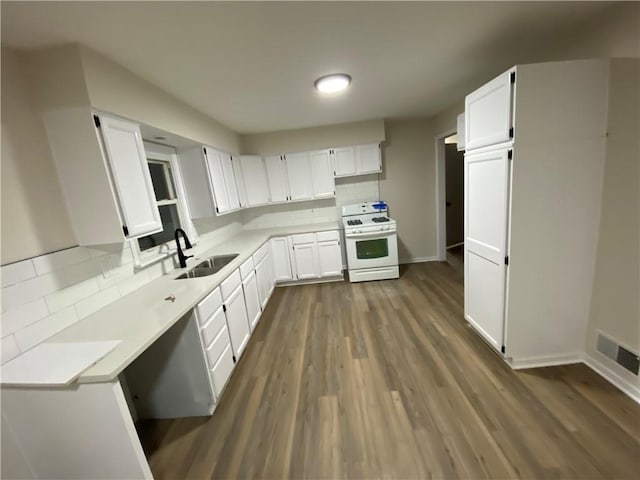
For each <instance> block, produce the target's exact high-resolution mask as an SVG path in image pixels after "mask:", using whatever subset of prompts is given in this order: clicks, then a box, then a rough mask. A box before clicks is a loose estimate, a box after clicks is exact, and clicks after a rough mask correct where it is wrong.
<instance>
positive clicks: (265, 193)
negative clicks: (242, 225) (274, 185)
mask: <svg viewBox="0 0 640 480" xmlns="http://www.w3.org/2000/svg"><path fill="white" fill-rule="evenodd" d="M236 159H237V160H238V163H234V166H235V165H237V164H239V165H240V170H241V171H242V179H243V183H244V189H245V192H246V193H245V196H246V206H247V207H257V206H259V205H267V204H268V203H269V180H268V178H267V170H266V168H265V162H264V160H263V159H262V157H260V156H257V155H241V156H239V157H234V162H235V160H236Z"/></svg>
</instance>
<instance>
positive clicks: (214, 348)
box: [207, 325, 231, 367]
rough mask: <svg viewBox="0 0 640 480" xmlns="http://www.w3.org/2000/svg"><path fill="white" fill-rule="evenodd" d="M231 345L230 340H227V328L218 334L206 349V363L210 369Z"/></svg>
mask: <svg viewBox="0 0 640 480" xmlns="http://www.w3.org/2000/svg"><path fill="white" fill-rule="evenodd" d="M230 345H231V340H229V331H228V330H227V326H226V325H225V326H224V328H223V329H222V330H221V331H220V333H218V336H217V337H216V338H214V339H213V342H211V345H209V346H208V347H207V363H208V364H209V366H210V367H211V365H215V364H216V363H217V361H218V359H219V358H220V356H221V355H222V353H223V352H224V349H225V348H227V347H228V346H230Z"/></svg>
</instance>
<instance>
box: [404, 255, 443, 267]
mask: <svg viewBox="0 0 640 480" xmlns="http://www.w3.org/2000/svg"><path fill="white" fill-rule="evenodd" d="M438 261H440V259H439V258H438V257H435V256H431V257H413V258H403V259H400V260H398V263H399V264H401V265H402V264H406V263H423V262H438Z"/></svg>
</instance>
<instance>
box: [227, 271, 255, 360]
mask: <svg viewBox="0 0 640 480" xmlns="http://www.w3.org/2000/svg"><path fill="white" fill-rule="evenodd" d="M224 309H225V315H226V317H227V325H228V327H229V336H230V337H231V347H232V348H233V354H234V356H235V360H237V359H239V358H240V355H242V352H243V351H244V347H246V346H247V342H248V341H249V335H250V333H251V330H250V329H249V319H248V317H247V307H246V306H245V303H244V295H243V292H242V285H241V284H238V286H237V287H236V288H235V290H234V291H233V292H232V293H231V294H230V295H229V296H228V297H227V298H225V300H224Z"/></svg>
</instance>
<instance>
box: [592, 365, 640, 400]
mask: <svg viewBox="0 0 640 480" xmlns="http://www.w3.org/2000/svg"><path fill="white" fill-rule="evenodd" d="M582 362H583V363H584V364H585V365H586V366H587V367H589V368H590V369H591V370H593V371H594V372H596V373H597V374H598V375H600V376H601V377H602V378H604V379H605V380H607V381H608V382H609V383H611V384H612V385H613V386H614V387H616V388H617V389H618V390H620V391H621V392H622V393H624V394H625V395H626V396H628V397H629V398H631V400H633V401H634V402H636V403H638V404H640V385H633V384H632V383H629V382H628V381H627V380H625V379H624V378H622V377H621V376H620V375H618V374H617V373H616V372H614V371H613V370H612V369H610V368H609V367H608V366H606V365H605V364H603V363H602V362H600V361H599V360H597V359H596V358H594V357H592V356H591V355H588V354H586V353H585V354H583V356H582Z"/></svg>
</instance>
